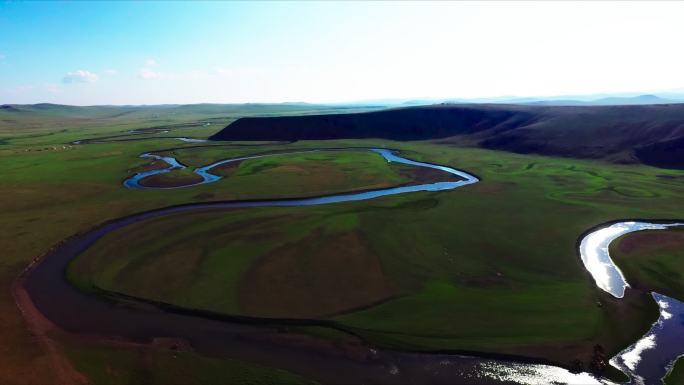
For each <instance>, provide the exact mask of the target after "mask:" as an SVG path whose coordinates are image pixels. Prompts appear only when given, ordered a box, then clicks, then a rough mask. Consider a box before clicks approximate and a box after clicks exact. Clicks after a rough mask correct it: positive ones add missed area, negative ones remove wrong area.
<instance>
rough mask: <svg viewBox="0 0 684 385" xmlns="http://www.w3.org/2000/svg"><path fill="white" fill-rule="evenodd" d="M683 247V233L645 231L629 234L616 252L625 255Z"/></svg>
mask: <svg viewBox="0 0 684 385" xmlns="http://www.w3.org/2000/svg"><path fill="white" fill-rule="evenodd" d="M682 247H684V232H681V231H647V232H636V233H633V234H629V235H628V236H626V237H625V238H624V239H622V240H621V241H620V242H619V243H618V250H619V251H620V252H622V253H625V254H631V253H641V252H646V251H650V250H653V249H665V248H673V249H681V248H682Z"/></svg>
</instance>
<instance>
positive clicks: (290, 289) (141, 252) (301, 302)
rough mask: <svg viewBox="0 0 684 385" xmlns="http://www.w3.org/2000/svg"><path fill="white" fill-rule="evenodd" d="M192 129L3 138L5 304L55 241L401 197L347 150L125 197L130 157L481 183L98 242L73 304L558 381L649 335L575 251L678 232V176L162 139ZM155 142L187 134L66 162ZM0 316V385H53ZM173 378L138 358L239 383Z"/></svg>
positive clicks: (198, 366) (185, 360)
mask: <svg viewBox="0 0 684 385" xmlns="http://www.w3.org/2000/svg"><path fill="white" fill-rule="evenodd" d="M277 112H278V111H273V110H270V111H269V112H268V113H277ZM247 113H255V112H253V111H251V110H250V111H248V112H247ZM288 113H293V112H288ZM235 114H236V115H237V114H239V112H236V113H235ZM200 115H202V114H201V113H197V114H193V115H191V116H189V117H187V118H182V119H181V118H173V117H168V118H164V119H166V120H165V121H164V122H158V121H154V120H155V119H156V118H154V119H153V118H144V117H143V118H140V119H139V120H138V119H130V120H126V119H124V118H123V117H121V118H117V120H116V121H115V122H113V121H111V120H106V121H102V120H98V119H94V120H92V121H88V122H81V121H79V123H78V124H64V125H60V126H57V128H54V127H53V128H52V129H49V128H47V124H45V125H44V126H42V125H39V124H38V123H36V127H37V128H35V129H33V128H32V129H26V130H24V131H21V130H19V129H18V128H16V127H15V128H12V132H9V130H8V131H7V133H4V132H3V134H2V135H5V136H4V137H3V139H4V142H3V143H4V144H2V145H0V167H2V170H3V171H2V183H1V184H0V194H2V196H3V197H5V198H6V199H3V200H1V201H0V210H2V213H3V216H2V222H1V223H2V229H3V231H2V232H0V246H2V249H3V251H4V253H3V259H2V260H1V265H0V282H2V283H3V284H4V285H5V287H8V286H9V284H10V282H11V280H12V279H13V278H14V277H15V276H16V275H17V274H18V273H19V272H20V271H21V270H22V269H23V268H24V267H25V266H26V265H27V264H28V263H29V261H30V260H32V259H33V258H34V257H35V256H37V255H39V254H40V253H42V252H44V251H45V250H46V249H47V248H49V247H50V245H52V244H55V243H57V242H58V241H59V240H61V239H63V238H65V237H67V236H70V235H72V234H74V233H77V232H80V231H85V230H87V229H88V228H90V227H92V226H94V225H95V224H98V223H101V222H103V221H106V220H108V219H111V218H116V217H120V216H123V215H128V214H131V213H135V212H139V211H143V210H149V209H153V208H157V207H163V206H168V205H173V204H181V203H187V202H197V201H212V200H226V199H257V198H278V197H288V196H310V195H317V194H327V193H333V192H338V191H340V190H338V189H342V190H345V191H348V190H353V189H365V188H372V187H379V186H381V185H382V186H386V185H393V184H401V183H406V182H407V181H408V180H410V178H409V177H408V176H406V174H405V170H404V169H403V168H401V167H396V166H392V165H387V163H386V162H385V161H384V160H382V158H380V157H379V156H377V155H375V154H371V153H367V152H359V151H343V152H320V153H307V154H298V155H289V156H282V157H280V156H279V157H271V158H264V159H255V160H253V161H249V162H243V163H242V164H240V165H239V167H237V168H234V169H227V170H223V171H222V172H225V174H224V175H226V178H225V179H223V180H221V181H219V182H217V183H213V184H209V185H204V186H197V187H193V188H187V189H177V190H163V191H159V190H141V191H133V190H128V189H125V188H124V187H123V186H122V185H121V182H122V181H123V179H125V178H126V177H127V176H128V175H130V174H131V173H132V171H133V170H134V169H136V168H139V167H141V166H145V165H147V164H149V163H150V160H149V159H140V158H138V155H139V154H141V153H144V152H160V153H164V152H165V151H167V152H173V155H174V156H177V157H178V159H179V160H180V161H182V162H184V163H186V164H188V165H189V166H192V167H197V166H201V165H205V164H208V163H211V162H213V161H215V160H219V159H223V158H228V157H234V156H241V155H249V154H255V153H261V152H271V151H292V150H300V149H311V148H331V147H373V146H385V147H389V148H398V149H400V150H401V151H402V154H403V155H405V156H407V157H409V158H412V159H416V160H422V161H429V162H434V163H440V164H446V165H450V166H453V167H456V168H461V169H464V170H467V171H469V172H472V173H474V174H475V175H477V176H479V177H481V178H482V182H481V183H478V184H475V185H471V186H467V187H464V188H460V189H456V190H451V191H445V192H439V193H416V194H411V195H402V196H395V197H386V198H382V199H377V200H372V201H365V202H355V203H347V204H335V205H327V206H318V207H301V208H258V209H249V210H244V209H240V210H230V211H229V210H224V211H216V210H214V211H211V212H196V213H191V214H183V215H175V216H172V217H167V218H164V219H155V220H150V221H146V222H143V223H139V224H136V225H133V226H130V227H127V228H125V229H122V230H120V231H117V232H114V233H112V234H110V235H108V236H107V237H105V238H104V239H102V240H101V241H99V242H98V243H97V244H96V245H95V246H94V247H93V248H92V249H91V250H89V251H88V252H87V253H86V254H84V255H83V256H81V257H80V258H79V259H77V261H76V262H75V263H74V264H73V265H72V266H71V268H70V269H69V271H68V276H69V278H70V279H71V280H72V281H73V282H74V283H76V284H77V285H79V286H80V287H82V288H84V290H88V289H89V288H90V287H92V285H95V286H97V287H101V288H105V289H111V290H116V291H120V292H125V293H129V294H134V295H139V296H142V297H145V298H150V299H158V300H164V301H167V302H172V303H176V304H179V305H183V306H188V307H196V308H203V309H210V310H214V311H218V312H224V313H229V314H250V315H256V316H293V317H312V318H324V319H330V320H334V321H336V322H339V323H340V324H342V325H345V326H346V327H348V328H350V329H352V330H354V331H355V332H356V333H358V334H360V335H362V336H363V337H365V338H366V339H368V340H369V341H371V342H374V343H376V344H379V345H384V346H395V347H401V348H410V349H424V350H435V349H440V350H441V349H453V350H473V351H481V352H496V353H513V354H521V355H525V356H532V357H542V358H546V359H551V360H555V361H558V362H563V363H569V362H570V361H572V360H573V359H575V358H580V359H583V360H585V361H588V359H589V356H590V355H591V352H592V347H593V346H594V345H595V344H596V343H600V344H602V345H603V346H604V347H605V348H606V350H607V352H608V353H615V352H617V351H619V350H620V349H622V348H624V347H625V346H627V345H629V344H630V343H632V342H633V341H634V340H636V339H637V338H638V337H639V336H641V335H642V334H643V332H645V330H646V329H648V327H649V326H650V323H651V322H653V320H655V318H656V317H657V314H658V313H657V309H656V307H655V305H654V304H653V303H652V300H651V299H650V297H649V296H648V295H646V294H642V293H636V292H632V293H631V294H629V295H628V296H627V297H626V298H625V299H623V300H615V299H612V298H611V297H610V296H609V295H606V294H605V293H603V292H601V291H600V290H599V289H597V288H596V287H595V285H594V284H593V281H592V280H591V278H590V277H589V275H588V274H587V273H586V272H585V271H584V268H583V266H582V264H581V261H580V260H579V257H578V255H577V251H576V241H577V239H578V237H579V236H580V235H581V234H582V233H583V232H584V231H586V230H587V229H589V228H591V227H593V226H595V225H596V224H598V223H602V222H605V221H609V220H614V219H620V218H673V217H679V218H682V217H684V207H682V205H681V197H682V196H684V178H681V175H682V173H681V172H679V171H673V170H662V169H657V168H652V167H646V166H636V165H631V166H626V165H624V166H623V165H614V164H608V163H602V162H592V161H581V160H574V159H562V158H552V157H542V156H531V155H516V154H509V153H504V152H497V151H489V150H481V149H473V148H464V147H456V146H452V145H448V144H434V143H429V142H391V141H380V140H340V141H331V142H315V141H311V142H296V143H292V144H274V143H257V144H254V145H253V146H245V144H248V143H232V144H231V143H227V144H228V145H225V144H216V145H215V144H209V145H210V146H211V147H208V148H207V147H197V146H198V144H197V143H182V142H179V141H177V140H174V139H171V138H160V136H170V135H173V136H192V137H206V136H207V135H209V134H210V133H212V132H213V131H215V130H216V129H217V127H213V128H212V126H208V127H207V126H194V125H190V124H189V123H193V122H196V121H199V120H201V119H204V118H199V116H200ZM207 116H209V117H210V118H217V119H218V118H221V119H223V118H225V119H226V120H229V119H232V117H230V116H229V117H225V116H223V117H222V116H219V115H218V114H217V115H207ZM205 117H206V116H205ZM46 119H47V118H46ZM160 119H161V118H160ZM193 119H194V120H193ZM160 123H161V124H170V123H182V124H186V123H188V125H187V126H182V127H181V126H179V127H177V128H176V129H174V130H173V131H172V132H171V133H167V134H149V135H141V136H138V135H136V136H135V137H136V138H137V137H141V138H142V137H149V138H151V139H149V140H134V141H124V142H112V143H107V144H91V145H80V146H79V145H69V144H67V143H69V142H71V141H73V140H77V139H83V138H85V137H91V138H95V137H99V136H106V135H119V134H124V133H125V131H126V130H129V129H134V128H143V127H154V126H158V125H160ZM41 124H43V123H42V121H41ZM62 130H66V131H62ZM177 134H178V135H177ZM202 145H204V144H202ZM172 148H173V150H169V149H172ZM169 234H172V235H173V236H169ZM160 235H162V236H160ZM619 263H621V262H619ZM621 266H622V265H621ZM634 269H636V271H638V270H639V269H641V267H640V266H639V265H635V267H634ZM644 274H646V273H644ZM647 275H648V274H646V275H645V276H647ZM269 277H275V278H276V279H269ZM269 293H276V295H269ZM675 297H677V296H675ZM678 298H680V299H681V296H680V297H678ZM0 311H1V312H2V313H3V315H5V316H3V317H2V318H0V330H2V332H0V353H1V354H2V356H3V360H1V361H0V382H2V383H8V384H12V383H13V381H15V380H14V379H16V378H19V377H20V376H23V378H24V379H28V381H27V382H34V383H45V382H46V381H47V382H49V377H46V376H47V374H49V373H50V370H49V368H48V366H47V363H46V361H45V359H44V355H43V354H42V353H41V351H40V350H39V349H38V347H37V346H36V345H33V343H32V342H31V336H30V335H29V333H28V332H27V331H26V330H25V328H24V326H23V323H22V320H21V315H20V314H19V312H18V310H17V309H16V307H15V306H14V303H13V300H12V298H11V297H10V295H9V294H8V293H7V294H5V295H2V296H0ZM618 322H619V323H620V325H621V327H620V328H616V327H615V325H616V324H618ZM316 333H317V334H325V333H320V330H318V331H316ZM64 344H65V346H66V350H67V353H68V354H69V357H70V358H72V360H73V361H74V364H75V366H76V367H77V368H78V369H79V370H81V371H82V372H84V373H86V374H87V375H88V376H89V377H91V378H92V379H98V380H97V381H95V382H96V383H100V382H102V383H106V382H105V381H106V379H104V378H103V372H104V371H107V370H108V369H107V368H108V365H110V366H112V367H116V368H120V369H117V370H119V371H121V373H123V374H121V375H122V376H130V375H132V374H130V373H129V372H127V370H128V369H124V368H131V367H132V366H135V365H134V364H133V362H134V361H135V360H136V357H137V356H138V355H139V352H137V351H136V350H135V349H130V348H124V347H121V348H118V347H117V348H112V347H109V346H103V345H100V344H77V343H73V342H65V343H64ZM173 360H175V361H172V360H171V359H170V358H169V356H168V353H165V352H158V353H150V356H149V357H148V358H146V362H149V363H150V364H149V365H148V366H146V369H145V370H146V371H148V373H146V374H145V375H146V376H150V377H145V378H151V379H154V381H157V382H164V379H165V378H166V377H163V376H164V375H166V374H164V373H162V372H164V371H165V370H167V368H168V366H169V365H170V364H169V362H174V365H172V366H176V365H177V366H178V368H179V369H178V370H187V372H185V373H196V372H198V371H199V372H203V371H205V369H204V368H207V367H211V368H213V369H211V370H209V369H207V371H208V372H212V371H214V370H215V371H216V372H218V371H228V372H230V371H231V370H233V369H231V368H235V367H236V364H235V363H234V362H232V361H223V360H221V361H219V360H214V359H211V358H198V357H197V356H195V355H191V354H185V353H184V354H179V355H178V356H177V358H174V359H173ZM41 369H42V370H41ZM245 370H246V369H245ZM45 373H47V374H45ZM240 373H248V374H246V375H245V376H247V377H245V378H247V379H246V380H245V382H256V380H257V379H261V378H263V379H268V378H272V377H269V376H271V375H272V372H270V369H268V370H267V369H266V368H257V369H254V370H253V371H252V370H251V369H250V370H246V371H245V372H239V373H238V374H236V375H240V376H242V374H240ZM269 373H271V374H269ZM184 375H186V374H184ZM188 375H189V374H188ZM179 376H181V375H179ZM126 378H130V377H126ZM179 378H185V377H182V376H181V377H179ZM250 378H251V379H252V380H250ZM150 381H152V380H150Z"/></svg>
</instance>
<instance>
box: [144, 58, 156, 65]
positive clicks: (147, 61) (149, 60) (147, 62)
mask: <svg viewBox="0 0 684 385" xmlns="http://www.w3.org/2000/svg"><path fill="white" fill-rule="evenodd" d="M145 65H147V66H153V65H157V61H156V60H154V59H152V58H149V59H147V60H145Z"/></svg>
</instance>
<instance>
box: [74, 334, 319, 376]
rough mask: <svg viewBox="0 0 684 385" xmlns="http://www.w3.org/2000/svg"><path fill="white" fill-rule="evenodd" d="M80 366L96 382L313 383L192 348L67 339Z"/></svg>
mask: <svg viewBox="0 0 684 385" xmlns="http://www.w3.org/2000/svg"><path fill="white" fill-rule="evenodd" d="M66 345H67V350H66V351H67V354H68V355H69V357H70V358H71V359H72V360H73V362H75V363H76V365H77V366H76V368H77V369H78V370H79V371H80V372H81V373H83V374H85V375H86V376H87V377H88V378H89V379H90V381H92V383H94V384H102V385H118V384H146V385H187V384H202V385H216V384H253V385H276V384H287V385H295V384H297V385H304V384H309V385H313V384H314V382H312V381H308V380H306V379H304V378H301V377H299V376H296V375H293V374H291V373H288V372H285V371H282V370H278V369H272V368H266V367H262V366H258V365H253V364H249V363H246V362H240V361H233V360H221V359H216V358H211V357H204V356H201V355H198V354H196V353H192V352H188V351H169V350H160V349H154V348H149V347H144V346H142V347H137V348H130V347H125V346H116V345H113V346H107V345H102V344H96V343H92V342H88V341H79V342H78V343H74V342H66Z"/></svg>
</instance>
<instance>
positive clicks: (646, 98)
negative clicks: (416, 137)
mask: <svg viewBox="0 0 684 385" xmlns="http://www.w3.org/2000/svg"><path fill="white" fill-rule="evenodd" d="M440 103H452V104H531V105H545V106H608V105H639V104H671V103H684V93H682V94H678V93H670V94H668V95H667V97H665V96H662V95H661V96H658V95H654V94H644V95H575V96H549V97H512V96H511V97H505V96H504V97H494V98H441V99H439V98H424V99H420V98H419V99H377V100H367V101H362V102H353V103H351V104H357V105H365V104H375V105H385V106H393V107H399V106H423V105H432V104H440Z"/></svg>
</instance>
